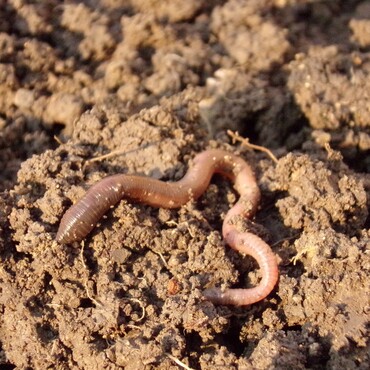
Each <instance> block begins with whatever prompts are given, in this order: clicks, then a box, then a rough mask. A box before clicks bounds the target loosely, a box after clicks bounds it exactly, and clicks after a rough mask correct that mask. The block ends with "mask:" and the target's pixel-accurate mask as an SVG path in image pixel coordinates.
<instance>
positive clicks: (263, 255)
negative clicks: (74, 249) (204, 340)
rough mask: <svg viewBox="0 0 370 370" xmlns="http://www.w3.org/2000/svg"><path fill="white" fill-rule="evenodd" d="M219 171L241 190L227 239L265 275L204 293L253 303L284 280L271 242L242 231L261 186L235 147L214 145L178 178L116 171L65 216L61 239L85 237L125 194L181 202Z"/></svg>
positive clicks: (219, 300)
mask: <svg viewBox="0 0 370 370" xmlns="http://www.w3.org/2000/svg"><path fill="white" fill-rule="evenodd" d="M215 173H219V174H221V175H222V176H224V177H226V178H228V179H229V180H230V181H232V182H233V183H234V188H235V190H236V191H237V192H238V193H239V194H240V198H239V200H238V201H237V203H236V204H235V205H234V206H233V207H232V208H231V209H230V210H229V211H228V213H227V214H226V217H225V220H224V222H223V227H222V234H223V237H224V240H225V242H226V243H227V244H228V245H230V247H232V248H233V249H235V250H236V251H238V252H240V253H242V254H246V255H250V256H252V257H253V258H254V259H255V260H256V261H257V263H258V265H259V267H260V269H261V275H262V279H261V281H260V283H259V285H257V286H256V287H254V288H250V289H226V290H224V291H223V290H221V289H219V288H210V289H206V290H205V291H204V292H203V294H204V297H205V298H206V299H208V300H210V301H211V302H213V303H216V304H229V305H236V306H242V305H250V304H252V303H255V302H258V301H260V300H262V299H264V298H265V297H267V295H269V294H270V292H271V291H272V290H273V288H274V286H275V285H276V282H277V280H278V267H277V260H276V257H275V255H274V253H273V252H272V250H271V248H270V246H269V245H268V244H267V243H265V242H264V241H263V240H262V239H261V238H259V237H258V236H257V235H254V234H252V233H250V232H240V231H238V227H237V226H236V221H237V220H238V219H240V218H251V217H252V216H253V215H254V214H255V212H256V211H257V208H258V204H259V201H260V197H261V194H260V190H259V188H258V185H257V182H256V179H255V176H254V174H253V171H252V169H251V167H250V166H249V165H248V164H247V163H246V162H245V161H244V160H243V159H242V158H240V157H238V156H236V155H234V154H231V153H229V152H226V151H223V150H219V149H210V150H206V151H204V152H202V153H199V154H198V155H197V156H195V158H194V160H193V165H192V166H191V167H190V168H189V170H188V171H187V173H186V174H185V176H184V177H183V178H182V179H181V180H179V181H177V182H163V181H160V180H156V179H151V178H148V177H144V176H136V175H125V174H119V175H113V176H108V177H106V178H104V179H103V180H101V181H99V182H98V183H97V184H95V185H93V186H92V187H91V188H90V189H89V190H88V191H87V192H86V194H85V195H84V196H83V197H82V199H80V200H79V201H78V202H77V203H76V204H74V205H73V206H72V207H71V208H70V209H69V210H68V211H67V212H66V213H65V214H64V216H63V218H62V220H61V223H60V226H59V229H58V232H57V235H56V240H57V241H58V242H59V243H62V244H68V243H72V242H74V241H80V240H82V239H83V238H84V237H85V236H87V235H88V234H89V233H90V231H91V230H92V229H93V228H94V227H95V226H96V224H97V223H98V221H99V220H100V219H101V217H102V216H103V215H104V214H105V213H106V212H107V211H108V209H109V208H111V207H113V206H114V205H115V204H116V203H118V201H119V200H121V199H122V198H123V197H125V198H127V199H130V200H133V201H137V202H140V203H145V204H148V205H150V206H154V207H163V208H178V207H180V206H182V205H184V204H186V203H187V202H188V201H190V200H196V199H198V198H199V197H200V196H201V195H202V194H203V193H204V192H205V190H206V189H207V187H208V185H209V183H210V181H211V178H212V176H213V175H214V174H215Z"/></svg>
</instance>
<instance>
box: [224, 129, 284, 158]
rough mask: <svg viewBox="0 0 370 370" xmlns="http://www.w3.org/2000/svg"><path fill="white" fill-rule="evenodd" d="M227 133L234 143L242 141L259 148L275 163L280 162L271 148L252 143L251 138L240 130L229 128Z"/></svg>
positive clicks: (248, 145)
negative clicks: (242, 135) (243, 134)
mask: <svg viewBox="0 0 370 370" xmlns="http://www.w3.org/2000/svg"><path fill="white" fill-rule="evenodd" d="M227 134H228V135H229V136H230V137H231V138H232V139H233V143H235V142H237V141H240V142H241V143H242V144H243V145H244V146H246V147H247V148H250V149H254V150H258V151H260V152H264V153H266V154H267V155H268V156H269V157H270V158H271V159H272V160H273V161H274V162H275V163H277V162H278V159H277V158H276V157H275V156H274V154H272V152H271V150H270V149H267V148H265V147H264V146H260V145H256V144H252V143H250V142H249V139H247V138H244V137H241V136H240V135H239V133H238V131H235V132H233V131H231V130H227Z"/></svg>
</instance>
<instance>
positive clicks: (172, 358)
mask: <svg viewBox="0 0 370 370" xmlns="http://www.w3.org/2000/svg"><path fill="white" fill-rule="evenodd" d="M166 356H167V357H168V358H170V359H171V360H172V361H174V362H175V363H176V364H177V365H179V366H181V367H182V368H183V369H186V370H194V369H193V368H191V367H189V366H188V365H186V364H184V363H183V362H182V361H180V360H179V359H178V358H176V357H175V356H172V355H170V354H169V353H166Z"/></svg>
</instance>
